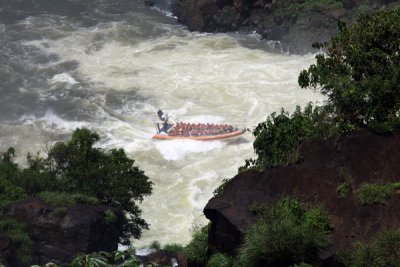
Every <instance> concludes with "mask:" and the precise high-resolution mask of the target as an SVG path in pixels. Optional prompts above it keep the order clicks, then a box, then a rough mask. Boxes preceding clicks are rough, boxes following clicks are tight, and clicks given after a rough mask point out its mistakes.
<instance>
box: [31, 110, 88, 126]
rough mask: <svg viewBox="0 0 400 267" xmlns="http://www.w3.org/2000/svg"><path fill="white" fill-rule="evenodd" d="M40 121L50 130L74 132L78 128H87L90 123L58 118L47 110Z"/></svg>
mask: <svg viewBox="0 0 400 267" xmlns="http://www.w3.org/2000/svg"><path fill="white" fill-rule="evenodd" d="M38 121H41V122H44V123H46V125H47V126H48V127H49V128H52V129H60V130H67V131H73V130H75V129H76V128H82V127H87V126H88V125H89V123H87V122H83V121H68V120H65V119H63V118H60V117H59V116H57V115H56V114H55V113H54V112H53V111H52V110H47V111H46V113H45V114H44V116H43V117H41V118H39V119H38Z"/></svg>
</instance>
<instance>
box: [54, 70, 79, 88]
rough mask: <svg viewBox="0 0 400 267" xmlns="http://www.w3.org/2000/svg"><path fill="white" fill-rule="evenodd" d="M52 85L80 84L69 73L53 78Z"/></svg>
mask: <svg viewBox="0 0 400 267" xmlns="http://www.w3.org/2000/svg"><path fill="white" fill-rule="evenodd" d="M51 83H52V84H55V83H67V84H69V85H74V84H78V83H79V82H78V81H77V80H75V79H74V77H72V76H71V75H70V74H69V73H65V72H64V73H60V74H56V75H54V76H53V78H51Z"/></svg>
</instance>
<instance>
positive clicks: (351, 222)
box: [204, 130, 400, 266]
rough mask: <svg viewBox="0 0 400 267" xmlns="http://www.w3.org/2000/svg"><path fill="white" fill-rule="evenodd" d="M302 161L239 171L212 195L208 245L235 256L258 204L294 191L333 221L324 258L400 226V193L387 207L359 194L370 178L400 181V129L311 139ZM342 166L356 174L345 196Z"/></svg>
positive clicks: (304, 147) (208, 208)
mask: <svg viewBox="0 0 400 267" xmlns="http://www.w3.org/2000/svg"><path fill="white" fill-rule="evenodd" d="M300 156H301V161H300V162H299V163H296V164H293V165H289V166H286V167H276V168H268V169H266V170H265V171H264V172H262V173H258V172H255V171H248V172H244V173H241V174H238V175H237V176H236V177H234V178H233V179H232V180H231V181H230V182H229V183H228V185H227V187H226V188H225V190H224V192H223V194H222V195H221V196H219V197H214V198H212V199H211V200H210V201H209V202H208V204H207V205H206V207H205V209H204V214H205V215H206V217H207V218H208V219H209V220H210V221H211V227H210V230H209V247H210V248H211V250H212V251H213V252H215V251H219V252H226V253H229V254H231V255H234V254H235V253H236V251H235V250H236V249H237V248H238V246H239V245H240V244H241V243H242V240H243V235H244V233H245V232H246V230H247V229H248V228H249V226H251V225H252V223H254V221H255V219H256V216H255V215H254V214H253V213H252V212H251V211H250V208H249V207H250V206H251V205H252V204H254V203H260V204H266V205H270V204H272V203H274V201H276V200H277V198H278V197H279V196H281V195H295V196H297V197H299V198H301V199H303V200H305V201H311V202H312V201H315V200H318V201H319V202H321V203H322V204H323V205H324V207H325V209H326V211H327V212H328V213H329V216H330V219H331V222H332V224H333V231H332V240H331V241H332V245H331V246H330V247H329V249H327V250H326V251H324V252H323V253H322V254H321V255H320V257H321V261H322V262H323V263H324V264H325V265H324V266H331V265H330V264H331V263H328V261H327V260H326V259H328V258H332V256H334V255H335V254H336V253H337V252H338V251H346V250H349V249H352V244H353V242H354V241H355V240H360V241H368V240H369V239H370V238H371V237H372V236H374V235H375V234H376V233H377V232H379V231H380V230H383V229H395V228H399V227H400V215H399V214H400V205H399V204H398V203H399V201H400V195H399V192H395V193H394V194H393V196H392V197H391V198H390V200H389V201H388V202H387V203H386V204H385V205H371V206H361V205H360V204H359V203H358V202H357V199H356V196H355V194H356V192H357V190H358V189H359V188H360V185H361V184H362V183H365V182H374V183H377V182H382V183H389V182H398V181H400V164H399V162H400V131H399V130H397V131H396V132H395V133H393V134H390V135H378V134H375V133H372V132H370V131H367V130H362V131H359V132H355V133H352V134H350V135H348V136H346V137H342V138H341V139H339V140H336V139H328V140H326V141H323V140H316V139H311V140H307V141H305V142H303V144H302V145H301V147H300ZM340 169H342V170H346V172H347V173H348V174H349V175H350V177H351V183H352V188H353V191H352V193H351V194H350V195H349V196H347V197H345V198H340V197H339V195H338V193H337V187H338V185H339V184H340V183H341V181H342V180H343V177H342V176H343V175H342V174H341V172H340Z"/></svg>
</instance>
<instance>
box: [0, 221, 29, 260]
mask: <svg viewBox="0 0 400 267" xmlns="http://www.w3.org/2000/svg"><path fill="white" fill-rule="evenodd" d="M0 232H1V233H5V234H6V235H7V236H8V237H9V238H11V239H12V241H13V242H14V245H15V247H16V248H17V257H18V259H19V260H20V261H21V262H22V263H23V264H24V265H29V263H30V262H31V260H32V252H33V242H32V240H31V239H30V237H29V235H28V229H27V225H26V224H23V223H20V222H18V221H16V220H13V219H7V218H5V219H1V220H0Z"/></svg>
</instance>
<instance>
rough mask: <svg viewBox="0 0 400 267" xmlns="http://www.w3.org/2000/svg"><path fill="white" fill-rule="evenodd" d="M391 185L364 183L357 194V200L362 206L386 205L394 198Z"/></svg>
mask: <svg viewBox="0 0 400 267" xmlns="http://www.w3.org/2000/svg"><path fill="white" fill-rule="evenodd" d="M392 193H393V186H392V185H391V184H371V183H364V184H362V185H361V186H360V188H359V189H358V192H357V200H358V202H359V203H360V204H361V205H372V204H385V203H386V201H387V200H388V199H390V197H391V196H392Z"/></svg>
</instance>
